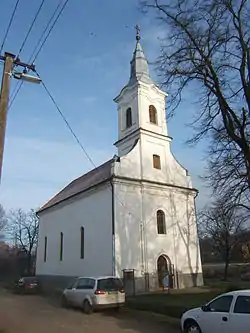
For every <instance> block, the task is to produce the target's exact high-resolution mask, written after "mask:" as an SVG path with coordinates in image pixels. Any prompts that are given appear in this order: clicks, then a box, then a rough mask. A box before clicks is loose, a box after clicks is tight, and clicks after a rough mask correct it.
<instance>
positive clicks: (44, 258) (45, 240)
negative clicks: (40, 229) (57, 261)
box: [43, 237, 48, 262]
mask: <svg viewBox="0 0 250 333" xmlns="http://www.w3.org/2000/svg"><path fill="white" fill-rule="evenodd" d="M47 243H48V239H47V237H44V256H43V261H44V262H46V261H47Z"/></svg>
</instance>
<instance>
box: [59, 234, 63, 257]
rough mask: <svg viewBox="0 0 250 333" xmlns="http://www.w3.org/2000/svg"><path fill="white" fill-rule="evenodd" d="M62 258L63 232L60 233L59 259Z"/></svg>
mask: <svg viewBox="0 0 250 333" xmlns="http://www.w3.org/2000/svg"><path fill="white" fill-rule="evenodd" d="M62 260H63V233H62V232H61V233H60V261H62Z"/></svg>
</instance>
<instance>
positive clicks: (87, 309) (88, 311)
mask: <svg viewBox="0 0 250 333" xmlns="http://www.w3.org/2000/svg"><path fill="white" fill-rule="evenodd" d="M83 312H84V313H86V314H91V313H92V312H93V307H92V305H91V304H90V303H89V301H88V300H85V301H84V302H83Z"/></svg>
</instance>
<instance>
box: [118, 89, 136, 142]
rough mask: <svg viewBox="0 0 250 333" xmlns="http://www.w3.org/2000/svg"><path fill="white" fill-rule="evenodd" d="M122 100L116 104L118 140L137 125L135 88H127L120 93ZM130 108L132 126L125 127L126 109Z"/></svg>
mask: <svg viewBox="0 0 250 333" xmlns="http://www.w3.org/2000/svg"><path fill="white" fill-rule="evenodd" d="M122 96H123V99H122V102H121V103H119V104H118V140H120V139H122V138H123V137H125V136H127V135H129V134H130V133H132V132H133V131H134V130H135V129H137V128H138V126H139V118H138V117H139V116H138V94H137V89H133V90H131V89H127V90H125V91H124V92H123V94H122ZM128 108H131V112H132V126H130V127H129V128H127V127H126V111H127V109H128Z"/></svg>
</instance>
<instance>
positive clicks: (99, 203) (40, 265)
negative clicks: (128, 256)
mask: <svg viewBox="0 0 250 333" xmlns="http://www.w3.org/2000/svg"><path fill="white" fill-rule="evenodd" d="M70 201H71V202H70V204H65V205H63V206H62V205H58V207H57V208H56V207H55V208H53V209H50V210H48V211H45V212H44V213H41V216H40V227H39V240H38V241H39V246H38V252H37V264H36V274H37V275H64V276H81V275H85V276H86V275H93V276H94V275H99V274H100V275H111V274H112V192H111V189H110V186H109V187H108V185H104V186H102V187H98V189H96V190H93V191H90V192H88V193H85V194H83V195H82V196H80V198H79V199H74V200H70ZM81 227H84V233H85V237H84V242H85V243H84V259H81V258H80V246H81V242H80V235H81V233H80V228H81ZM61 232H62V233H63V239H64V241H63V260H62V261H60V257H59V254H60V233H61ZM45 237H47V260H46V262H44V238H45Z"/></svg>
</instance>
